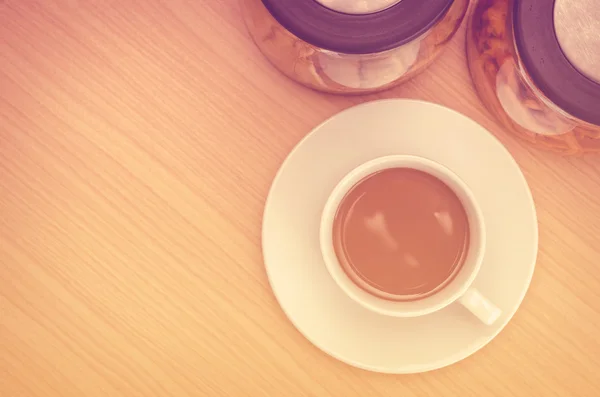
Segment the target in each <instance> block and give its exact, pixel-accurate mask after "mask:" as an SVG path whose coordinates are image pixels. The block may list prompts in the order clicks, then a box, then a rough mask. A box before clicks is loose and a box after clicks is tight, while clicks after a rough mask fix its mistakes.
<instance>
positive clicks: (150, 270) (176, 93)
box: [0, 0, 600, 397]
mask: <svg viewBox="0 0 600 397" xmlns="http://www.w3.org/2000/svg"><path fill="white" fill-rule="evenodd" d="M390 97H408V98H421V99H425V100H429V101H432V102H436V103H440V104H442V105H446V106H449V107H451V108H454V109H456V110H458V111H460V112H462V113H464V114H466V115H468V116H469V117H471V118H473V119H475V120H477V121H478V122H480V123H481V124H482V125H484V126H485V127H486V128H488V129H489V130H490V131H492V132H493V133H494V134H495V135H496V136H497V137H498V138H499V139H500V140H501V141H502V143H503V144H505V145H506V146H507V147H508V149H509V150H510V151H511V153H512V154H513V155H514V156H515V158H516V159H517V161H518V162H519V164H520V165H521V167H522V168H523V170H524V172H525V174H526V177H527V179H528V181H529V183H530V185H531V188H532V191H533V195H534V198H535V201H536V204H537V208H538V214H539V222H540V254H539V260H538V264H537V269H536V273H535V276H534V280H533V284H532V286H531V288H530V291H529V293H528V295H527V297H526V299H525V301H524V303H523V305H522V307H521V309H520V310H519V312H518V313H517V315H516V316H515V317H514V319H513V321H512V322H511V323H510V324H509V325H508V326H507V328H506V329H505V330H504V331H503V332H502V333H501V334H500V335H499V336H498V337H497V338H496V339H495V340H494V341H493V342H492V343H490V344H489V345H488V346H487V347H486V348H484V349H483V350H482V351H480V352H479V353H477V354H475V355H474V356H472V357H470V358H468V359H466V360H464V361H463V362H461V363H458V364H456V365H453V366H451V367H448V368H445V369H442V370H438V371H434V372H431V373H426V374H421V375H413V376H389V375H380V374H374V373H369V372H365V371H362V370H358V369H355V368H352V367H349V366H347V365H345V364H342V363H340V362H338V361H336V360H334V359H332V358H330V357H328V356H327V355H325V354H323V353H322V352H321V351H319V350H318V349H317V348H315V347H314V346H312V345H311V344H310V343H309V342H308V341H307V340H305V339H304V338H303V337H302V336H301V335H300V334H299V333H298V332H297V331H296V330H295V329H294V328H293V326H292V325H291V324H290V323H289V321H288V320H287V319H286V317H285V316H284V314H283V312H282V311H281V309H280V308H279V306H278V304H277V302H276V301H275V298H274V296H273V294H272V293H271V290H270V288H269V285H268V281H267V277H266V274H265V270H264V266H263V263H262V257H261V250H260V226H261V215H262V211H263V206H264V202H265V197H266V195H267V192H268V189H269V186H270V183H271V181H272V178H273V176H274V175H275V172H276V170H277V169H278V167H279V165H280V164H281V162H282V161H283V159H284V158H285V156H286V155H287V154H288V152H289V151H290V150H291V149H292V147H293V146H294V145H295V144H296V143H297V142H298V141H299V140H300V139H301V138H302V137H303V136H304V135H305V134H306V133H307V132H308V131H310V129H311V128H312V127H314V126H315V125H317V124H318V123H320V122H322V121H323V120H324V119H326V118H328V117H330V116H331V115H333V114H335V113H336V112H338V111H340V110H342V109H344V108H347V107H349V106H352V105H354V104H357V103H360V102H364V101H367V100H371V99H376V98H390ZM598 197H600V156H597V157H593V156H591V157H585V158H572V159H565V158H561V157H558V156H556V155H553V154H549V153H545V152H540V151H536V150H535V149H532V148H530V147H528V146H524V144H522V143H521V142H520V141H517V140H515V139H514V138H512V137H510V136H508V135H507V134H505V133H504V132H503V131H502V129H501V128H500V127H499V126H498V125H497V124H496V123H495V121H494V120H492V119H491V118H490V116H489V114H488V113H487V112H486V111H485V109H483V108H482V106H481V105H480V103H479V101H478V99H477V97H476V95H475V92H474V90H473V88H472V86H471V82H470V80H469V77H468V71H467V67H466V61H465V56H464V27H463V30H461V32H460V34H458V35H457V37H456V38H455V39H454V40H453V42H452V44H451V46H450V48H449V49H448V50H447V51H446V52H445V53H444V54H443V56H442V57H441V59H439V61H438V62H437V63H435V64H434V65H433V66H432V67H431V68H430V69H429V70H428V71H427V72H425V73H424V74H422V75H420V76H419V77H418V78H416V79H415V80H413V81H411V82H409V83H408V84H406V85H403V86H401V87H398V88H396V89H394V90H391V91H388V92H385V93H381V94H378V95H372V96H366V97H351V98H348V97H336V96H330V95H323V94H319V93H316V92H312V91H310V90H308V89H306V88H303V87H301V86H299V85H296V84H295V83H293V82H292V81H290V80H288V79H286V78H285V77H283V76H282V75H280V74H279V73H277V72H276V71H275V70H274V69H273V68H272V67H271V66H270V65H269V63H268V62H267V60H265V59H264V58H263V57H262V56H261V55H260V53H259V52H258V50H257V49H256V47H255V46H254V45H253V44H252V42H251V40H250V38H249V35H248V34H247V33H246V31H245V27H244V25H243V22H242V18H241V15H240V13H239V10H238V6H237V3H236V2H235V1H233V0H224V1H212V0H169V1H166V0H145V1H137V0H124V1H109V0H102V1H101V0H0V396H3V397H24V396H27V397H29V396H32V397H33V396H40V397H41V396H44V397H54V396H56V397H58V396H112V397H117V396H128V397H131V396H144V397H149V396H178V397H182V396H320V397H326V396H347V397H350V396H405V397H409V396H459V395H460V396H528V397H530V396H544V397H550V396H561V397H564V396H590V397H591V396H597V395H600V380H599V378H598V377H597V373H598V371H599V370H600V339H599V338H598V335H600V247H599V244H598V238H599V236H600V200H599V199H598ZM514 227H515V228H517V227H519V225H515V226H514ZM367 343H368V342H367Z"/></svg>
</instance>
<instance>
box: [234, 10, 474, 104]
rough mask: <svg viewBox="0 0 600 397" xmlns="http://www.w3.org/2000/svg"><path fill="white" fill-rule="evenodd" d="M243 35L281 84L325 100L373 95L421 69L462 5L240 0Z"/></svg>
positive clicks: (456, 22)
mask: <svg viewBox="0 0 600 397" xmlns="http://www.w3.org/2000/svg"><path fill="white" fill-rule="evenodd" d="M240 1H241V5H242V11H243V14H244V18H245V20H246V24H247V26H248V29H249V31H250V34H251V36H252V38H253V39H254V41H255V42H256V44H257V46H258V47H259V48H260V50H261V51H262V52H263V54H264V55H265V56H266V57H267V58H268V59H269V60H270V61H271V63H273V65H275V67H277V68H278V69H279V70H280V71H281V72H283V73H284V74H286V75H287V76H288V77H290V78H292V79H294V80H296V81H297V82H299V83H301V84H304V85H306V86H308V87H311V88H314V89H317V90H320V91H325V92H331V93H340V94H352V93H367V92H373V91H380V90H384V89H387V88H390V87H392V86H395V85H397V84H400V83H402V82H404V81H406V80H408V79H410V78H411V77H413V76H414V75H416V74H417V73H418V72H420V71H422V70H423V69H424V68H425V67H427V66H428V65H429V64H430V63H431V62H432V61H433V60H434V59H435V58H436V57H437V56H438V55H439V53H440V51H441V50H442V49H443V48H444V47H445V46H446V44H447V43H448V42H449V40H450V39H451V38H452V37H453V35H454V34H455V33H456V30H457V29H458V27H459V26H460V23H461V22H462V20H463V18H464V16H465V13H466V10H467V8H468V5H469V0H240Z"/></svg>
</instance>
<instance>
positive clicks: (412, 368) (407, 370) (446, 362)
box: [261, 98, 539, 374]
mask: <svg viewBox="0 0 600 397" xmlns="http://www.w3.org/2000/svg"><path fill="white" fill-rule="evenodd" d="M388 102H395V103H398V104H399V105H402V104H408V103H412V104H415V105H421V106H428V107H432V108H436V110H439V111H441V112H450V113H453V114H455V115H457V116H459V117H462V118H466V119H468V120H470V121H471V122H473V123H474V124H476V125H477V126H479V127H480V128H481V129H482V130H483V131H485V132H487V133H488V135H489V138H490V139H492V140H493V141H494V142H495V144H496V146H497V147H498V150H499V151H502V152H503V154H504V155H505V157H506V158H507V159H509V161H510V164H511V165H512V166H513V168H514V170H515V171H516V172H515V176H516V175H517V174H518V175H519V182H521V183H523V184H524V185H525V187H526V189H525V190H526V193H527V201H528V203H527V204H528V207H529V208H530V210H531V214H532V215H533V219H534V220H535V222H534V229H533V230H532V231H533V233H534V235H533V241H534V242H535V244H532V248H533V250H534V252H533V258H532V259H533V263H532V265H531V269H530V271H529V272H528V274H527V279H526V280H523V281H526V285H525V286H524V287H523V288H522V290H521V291H520V294H519V296H518V302H517V304H516V305H515V306H514V309H513V310H512V311H511V312H510V313H509V315H508V316H507V317H506V319H505V321H504V322H503V323H501V324H498V325H496V324H495V325H493V326H497V329H496V331H495V332H494V333H492V334H491V335H490V336H489V337H488V338H482V340H481V341H474V342H473V343H472V344H471V345H468V346H466V347H465V348H463V349H461V350H460V352H459V353H457V354H454V355H452V356H450V357H446V358H443V359H440V360H436V361H433V362H430V363H428V364H427V365H425V364H422V365H421V364H416V365H415V364H411V365H405V366H403V367H402V369H398V368H385V367H377V366H371V365H364V364H362V363H360V362H357V361H354V360H351V359H348V358H346V357H342V356H341V355H339V354H337V353H335V352H333V351H331V350H329V349H327V347H326V346H322V345H320V344H317V343H316V342H315V341H314V340H313V339H312V338H311V337H310V336H309V335H307V334H306V333H305V332H304V331H302V328H301V327H299V325H298V324H297V322H296V320H295V319H294V317H293V316H291V314H290V313H289V311H288V309H286V307H285V306H284V305H283V304H282V300H281V297H280V296H279V295H278V293H277V291H276V288H274V285H273V276H272V274H271V271H270V270H269V266H267V265H266V263H267V257H268V256H269V255H268V254H267V252H266V244H265V241H266V237H265V230H266V228H265V225H266V224H267V220H268V216H269V215H268V212H267V208H269V205H270V203H271V201H272V200H273V192H274V191H275V188H276V185H277V184H278V182H279V181H280V179H281V178H282V175H283V174H284V172H285V169H286V166H287V165H288V164H289V163H290V162H291V161H292V158H293V157H294V154H295V153H296V152H297V151H299V150H300V148H301V147H302V146H303V144H304V143H305V142H306V141H307V140H308V139H310V138H311V137H312V136H313V135H314V134H317V133H318V132H319V131H320V130H322V129H323V128H324V127H325V126H326V125H327V124H328V123H330V122H331V121H332V120H334V119H336V118H338V117H341V116H342V115H343V114H345V113H347V112H352V111H355V110H356V109H357V108H361V107H370V106H377V105H380V104H383V103H388ZM429 160H431V161H435V160H433V159H429ZM442 165H443V166H446V165H444V164H442ZM458 176H459V177H461V176H460V175H458ZM261 229H262V230H261V252H262V256H263V264H264V266H265V271H266V274H267V279H268V282H269V286H270V287H271V291H272V292H273V295H274V296H275V299H276V300H277V303H278V304H279V307H280V308H281V310H282V311H283V313H284V314H285V316H286V317H287V319H288V320H289V321H290V322H291V323H292V325H293V326H294V328H295V329H296V330H297V331H298V332H299V333H300V334H301V335H302V336H303V337H304V338H306V339H307V340H308V341H309V342H310V343H311V344H312V345H313V346H314V347H316V348H317V349H319V350H321V351H322V352H324V353H325V354H327V355H329V356H331V357H333V358H335V359H336V360H338V361H340V362H343V363H345V364H348V365H351V366H353V367H356V368H359V369H362V370H366V371H371V372H376V373H383V374H416V373H425V372H429V371H434V370H437V369H441V368H444V367H447V366H450V365H453V364H455V363H458V362H460V361H463V360H465V359H467V358H469V357H470V356H472V355H473V354H475V353H477V352H478V351H480V350H481V349H482V348H484V347H485V346H486V345H488V344H489V343H490V342H491V341H493V340H494V339H495V338H496V337H497V336H498V335H499V334H500V332H502V331H503V330H504V328H505V327H506V325H508V323H509V322H510V321H511V320H512V319H513V317H514V315H515V314H516V313H517V311H518V310H519V308H520V307H521V305H522V304H523V300H524V299H525V296H526V295H527V292H528V291H529V288H530V286H531V281H532V279H533V275H534V273H535V267H536V263H537V258H538V253H539V223H538V216H537V210H536V207H535V201H534V199H533V195H532V192H531V189H530V187H529V184H528V183H527V179H526V178H525V175H524V174H523V172H522V170H521V168H520V166H519V165H518V163H517V161H516V160H515V158H514V157H513V156H512V154H511V153H510V152H509V151H508V149H507V148H506V147H505V146H504V145H503V144H502V143H501V142H500V140H499V139H498V138H497V137H496V136H494V135H493V134H492V133H491V132H489V131H488V130H487V129H486V128H485V127H483V126H482V125H480V124H479V123H478V122H476V121H475V120H473V119H471V118H470V117H468V116H466V115H464V114H462V113H460V112H458V111H456V110H454V109H451V108H448V107H445V106H442V105H440V104H437V103H433V102H429V101H425V100H419V99H405V98H389V99H378V100H374V101H367V102H363V103H360V104H358V105H354V106H350V107H348V108H346V109H344V110H342V111H340V112H338V113H336V114H334V115H332V116H331V117H328V118H327V119H325V120H324V121H323V122H321V123H320V124H318V125H317V126H316V127H314V128H313V129H312V130H311V131H310V132H309V133H308V134H306V135H305V136H304V137H303V138H302V139H300V140H299V141H298V142H297V143H296V145H295V146H294V147H293V148H292V150H291V151H290V152H289V153H288V154H287V155H286V157H285V159H284V160H283V162H282V163H281V165H280V166H279V168H278V170H277V172H276V173H275V176H274V178H273V180H272V182H271V186H270V188H269V192H268V194H267V198H266V200H265V205H264V211H263V219H262V223H261ZM479 276H480V275H478V276H477V277H476V278H475V280H476V279H477V278H478V277H479ZM354 303H355V304H358V303H356V302H354ZM444 310H448V306H447V307H445V308H443V309H440V310H439V312H442V311H444ZM377 315H379V316H384V315H383V314H379V313H377ZM407 319H410V318H407ZM464 352H467V353H466V354H464Z"/></svg>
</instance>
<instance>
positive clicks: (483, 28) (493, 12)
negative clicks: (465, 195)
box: [467, 0, 600, 155]
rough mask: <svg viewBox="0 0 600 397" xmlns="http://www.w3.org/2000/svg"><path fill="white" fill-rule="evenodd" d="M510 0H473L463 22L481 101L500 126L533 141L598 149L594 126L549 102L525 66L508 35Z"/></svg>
mask: <svg viewBox="0 0 600 397" xmlns="http://www.w3.org/2000/svg"><path fill="white" fill-rule="evenodd" d="M513 1H514V0H481V1H479V2H478V4H477V5H476V6H475V10H474V12H473V14H472V16H471V19H470V21H469V24H468V28H467V58H468V65H469V70H470V72H471V77H472V79H473V83H474V85H475V88H476V89H477V91H478V93H479V96H480V98H481V100H482V102H483V103H484V105H485V106H486V107H487V108H488V110H489V111H490V112H491V113H492V114H493V115H494V116H495V117H496V118H497V119H498V121H499V122H500V123H501V124H502V125H503V127H504V128H505V129H506V130H508V131H509V132H511V133H513V134H515V135H517V136H518V137H520V138H523V139H525V140H527V141H528V142H530V143H532V144H533V145H535V146H536V147H539V148H542V149H548V150H551V151H554V152H558V153H562V154H566V155H572V154H582V153H585V152H600V126H597V125H593V124H589V123H586V122H585V121H582V120H579V119H577V118H576V117H573V116H572V115H570V114H568V113H567V112H565V111H564V110H562V109H561V108H560V107H558V106H557V105H555V104H554V103H553V102H552V101H551V100H550V99H548V98H547V97H546V96H545V95H544V94H543V93H542V92H541V91H540V90H539V89H538V88H537V87H536V86H535V84H534V83H533V82H532V80H531V78H530V76H529V75H528V73H527V71H526V70H525V67H524V66H523V64H522V62H521V60H520V57H519V52H518V49H517V47H516V45H515V41H514V29H513V18H512V10H513ZM599 106H600V104H599Z"/></svg>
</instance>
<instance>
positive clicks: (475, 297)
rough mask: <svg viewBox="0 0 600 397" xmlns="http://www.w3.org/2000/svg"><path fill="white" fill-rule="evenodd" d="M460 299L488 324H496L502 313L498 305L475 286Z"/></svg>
mask: <svg viewBox="0 0 600 397" xmlns="http://www.w3.org/2000/svg"><path fill="white" fill-rule="evenodd" d="M458 301H459V302H460V303H461V304H462V305H463V306H464V307H466V308H467V309H468V310H469V311H470V312H471V313H473V314H474V315H475V316H476V317H477V318H478V319H479V320H481V322H483V323H484V324H486V325H492V324H494V323H495V322H496V320H498V318H499V317H500V315H501V314H502V311H501V310H500V309H498V307H496V305H494V304H493V303H492V302H490V301H489V300H488V299H487V298H486V297H484V296H483V295H481V294H480V293H479V291H477V290H476V289H474V288H470V289H468V290H467V292H466V293H465V294H464V295H463V296H462V297H461V298H460V299H459V300H458Z"/></svg>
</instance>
